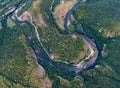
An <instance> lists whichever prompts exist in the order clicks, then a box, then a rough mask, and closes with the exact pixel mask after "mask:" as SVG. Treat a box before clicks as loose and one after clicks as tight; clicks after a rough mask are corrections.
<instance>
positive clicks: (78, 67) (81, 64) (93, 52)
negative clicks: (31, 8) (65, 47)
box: [7, 1, 99, 72]
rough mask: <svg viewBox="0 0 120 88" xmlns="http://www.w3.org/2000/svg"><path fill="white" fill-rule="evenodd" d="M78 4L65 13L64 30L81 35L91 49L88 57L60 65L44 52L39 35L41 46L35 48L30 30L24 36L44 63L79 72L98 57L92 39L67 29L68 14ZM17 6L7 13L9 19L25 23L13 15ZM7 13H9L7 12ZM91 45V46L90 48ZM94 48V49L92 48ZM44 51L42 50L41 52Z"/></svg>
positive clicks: (92, 63)
mask: <svg viewBox="0 0 120 88" xmlns="http://www.w3.org/2000/svg"><path fill="white" fill-rule="evenodd" d="M77 5H78V1H77V2H76V3H75V4H74V5H73V6H72V7H71V8H70V10H69V11H68V12H67V14H66V17H65V30H64V31H65V32H66V34H75V35H77V36H80V37H82V38H83V39H84V40H85V41H86V42H87V43H88V45H89V46H90V49H91V55H92V56H91V55H89V56H88V57H86V58H85V59H84V60H82V61H81V62H79V63H78V64H74V65H72V66H67V65H60V64H57V62H55V61H53V60H51V59H50V57H49V55H48V54H47V53H45V52H46V51H45V49H44V47H43V45H42V43H41V41H40V39H38V38H39V37H37V39H38V41H39V42H40V44H41V47H42V48H39V49H37V50H36V49H35V48H34V43H33V42H34V40H33V34H34V32H33V31H32V29H30V30H31V34H30V35H29V36H26V38H27V40H28V41H29V43H30V46H31V48H32V49H33V51H34V53H35V55H36V57H37V58H40V59H41V60H43V61H45V62H46V63H48V64H49V65H52V66H54V67H56V68H61V69H65V70H68V71H75V72H81V71H83V70H86V69H88V68H90V67H91V66H93V65H94V63H95V61H96V59H97V57H98V53H99V52H98V49H97V47H96V44H95V42H94V40H92V39H91V38H90V37H88V36H86V35H85V34H83V33H71V32H70V31H69V27H68V26H69V25H68V22H69V21H70V16H71V14H72V11H73V10H74V8H75V7H76V6H77ZM18 9H19V8H18V6H17V7H16V9H14V10H13V11H10V13H12V15H9V16H11V19H12V20H13V21H14V22H16V23H17V24H20V25H22V24H23V23H26V22H22V21H21V20H19V19H18V17H16V16H15V14H14V12H15V10H18ZM7 14H9V13H7ZM29 26H33V27H34V29H35V30H36V31H37V28H36V27H35V25H34V24H33V23H30V24H29ZM91 47H92V48H91ZM93 48H94V49H93ZM42 51H44V52H42ZM45 54H46V55H48V57H46V55H45ZM85 60H88V61H87V62H85Z"/></svg>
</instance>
